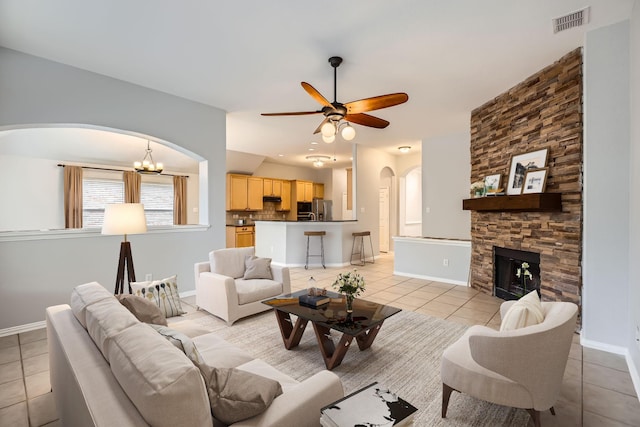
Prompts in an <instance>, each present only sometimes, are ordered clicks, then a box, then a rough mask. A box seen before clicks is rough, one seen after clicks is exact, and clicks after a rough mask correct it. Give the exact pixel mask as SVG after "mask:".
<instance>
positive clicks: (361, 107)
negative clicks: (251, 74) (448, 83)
mask: <svg viewBox="0 0 640 427" xmlns="http://www.w3.org/2000/svg"><path fill="white" fill-rule="evenodd" d="M329 64H331V66H332V67H333V102H329V101H328V100H327V99H326V98H325V97H324V96H322V94H321V93H320V92H318V91H317V90H316V88H314V87H313V86H311V85H310V84H309V83H306V82H302V83H300V84H301V85H302V88H303V89H304V90H305V91H306V92H307V93H308V94H309V95H310V96H311V97H312V98H313V99H315V100H316V101H317V102H318V103H319V104H320V105H322V109H320V110H317V111H298V112H289V113H262V115H263V116H304V115H310V114H322V115H324V117H325V119H324V120H323V121H322V123H320V126H318V127H317V128H316V130H315V132H313V133H314V134H316V133H322V140H323V141H324V142H326V143H331V142H333V141H334V139H335V135H336V134H337V133H338V131H339V130H340V128H342V132H341V135H342V137H343V138H344V139H345V140H346V141H351V140H353V139H354V138H355V137H356V131H355V129H354V128H353V127H352V126H351V124H350V123H349V122H351V123H356V124H359V125H362V126H368V127H372V128H376V129H384V128H386V127H387V126H389V122H388V121H386V120H384V119H381V118H378V117H375V116H372V115H369V114H365V113H366V112H369V111H373V110H379V109H382V108H387V107H393V106H394V105H398V104H402V103H404V102H407V100H408V99H409V95H407V94H406V93H391V94H388V95H380V96H374V97H371V98H365V99H361V100H358V101H352V102H348V103H346V104H342V103H340V102H338V101H337V77H338V67H339V66H340V64H342V58H341V57H339V56H332V57H331V58H329Z"/></svg>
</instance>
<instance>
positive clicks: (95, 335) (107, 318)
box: [86, 295, 140, 362]
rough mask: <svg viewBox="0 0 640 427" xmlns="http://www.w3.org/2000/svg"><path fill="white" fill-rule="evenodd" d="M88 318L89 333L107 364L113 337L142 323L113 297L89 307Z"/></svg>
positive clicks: (87, 310)
mask: <svg viewBox="0 0 640 427" xmlns="http://www.w3.org/2000/svg"><path fill="white" fill-rule="evenodd" d="M86 318H87V332H89V336H91V339H92V340H93V342H94V343H95V344H96V346H97V347H98V349H99V350H100V352H102V355H103V356H104V358H105V359H107V362H108V361H109V347H110V346H111V344H112V341H113V337H114V336H115V335H117V334H118V333H120V332H121V331H123V330H125V329H127V328H128V327H130V326H133V325H136V324H139V323H140V322H139V321H138V319H136V317H135V316H134V315H133V314H131V313H130V312H129V310H127V309H126V308H125V307H124V306H123V305H122V304H120V303H119V302H118V300H117V299H116V298H115V297H114V296H113V295H111V296H110V298H108V299H104V300H102V301H98V302H95V303H93V304H91V305H89V306H87V309H86Z"/></svg>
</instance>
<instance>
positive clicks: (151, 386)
mask: <svg viewBox="0 0 640 427" xmlns="http://www.w3.org/2000/svg"><path fill="white" fill-rule="evenodd" d="M174 319H177V320H178V321H179V322H178V324H181V326H182V328H184V327H185V324H186V323H191V322H189V321H188V320H182V319H181V318H174ZM46 320H47V337H48V343H49V363H50V375H51V386H52V390H53V393H54V399H55V402H56V408H57V410H58V415H59V416H60V420H61V424H62V425H64V426H66V427H74V426H82V427H86V426H120V427H128V426H148V425H154V426H157V427H163V426H171V427H174V426H190V427H199V426H207V427H209V426H216V427H218V426H222V425H224V424H222V423H221V422H220V421H218V420H217V419H215V418H214V417H213V416H212V415H211V411H210V406H209V400H208V396H207V392H206V388H205V385H204V381H203V379H202V377H201V375H200V372H199V370H198V368H197V367H195V366H194V364H193V363H192V362H191V360H189V358H188V357H187V356H185V354H184V353H182V352H181V351H180V350H178V349H177V348H176V347H174V346H173V345H172V344H171V343H170V342H169V341H167V340H166V339H165V338H164V337H163V336H161V335H160V334H158V333H157V332H156V331H155V330H154V329H153V328H151V327H150V326H149V325H147V324H145V323H141V322H139V321H138V320H137V319H136V318H135V316H133V315H132V314H131V313H130V312H129V311H128V310H127V309H126V308H124V306H122V305H121V304H120V303H119V302H118V300H117V299H116V298H115V297H113V295H111V294H110V293H109V292H108V291H107V290H106V289H105V288H104V287H102V286H101V285H100V284H98V283H96V282H93V283H88V284H85V285H81V286H78V287H76V288H75V289H74V292H73V293H72V298H71V306H69V305H66V304H65V305H58V306H52V307H48V308H47V310H46ZM170 320H171V319H170ZM169 326H170V327H171V326H172V324H171V322H170V323H169ZM187 328H188V326H187ZM193 342H194V344H195V345H196V347H197V349H198V351H199V352H200V354H201V355H202V358H203V359H204V361H205V362H206V363H207V364H208V365H210V366H214V367H218V368H231V367H234V368H238V369H241V370H244V371H248V372H252V373H255V374H259V375H262V376H264V377H268V378H272V379H275V380H276V381H278V382H279V383H280V384H281V386H282V390H283V393H282V394H281V395H280V396H278V397H276V398H275V399H274V401H273V402H272V403H271V405H270V406H269V407H268V408H267V410H266V411H265V412H263V413H262V414H260V415H257V416H254V417H252V418H249V419H246V420H243V421H240V422H237V423H235V424H233V425H234V426H238V427H248V426H273V427H276V426H277V427H284V426H291V427H294V426H295V427H298V426H318V425H319V417H320V409H321V408H322V407H323V406H326V405H327V404H329V403H331V402H333V401H335V400H337V399H340V398H341V397H343V388H342V384H341V382H340V379H339V378H338V377H337V376H336V375H335V374H333V373H331V372H329V371H326V370H323V371H320V372H318V373H316V374H315V375H313V376H311V377H310V378H308V379H306V380H304V381H302V382H298V381H296V380H294V379H293V378H291V377H289V376H288V375H286V374H284V373H282V372H280V371H278V370H276V369H275V368H273V367H272V366H270V365H268V364H267V363H265V362H263V361H261V360H259V359H254V358H252V357H251V356H250V355H249V354H247V353H246V352H245V351H243V350H241V349H239V348H237V347H235V346H233V345H231V344H229V343H228V342H226V341H224V340H222V339H221V338H219V337H218V336H216V335H215V334H213V333H207V334H204V335H200V336H196V337H194V338H193Z"/></svg>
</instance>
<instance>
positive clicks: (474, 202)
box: [462, 193, 562, 212]
mask: <svg viewBox="0 0 640 427" xmlns="http://www.w3.org/2000/svg"><path fill="white" fill-rule="evenodd" d="M462 209H463V210H465V211H485V212H486V211H494V212H504V211H511V212H514V211H519V212H554V211H562V194H560V193H535V194H521V195H518V196H486V197H477V198H475V199H464V200H463V201H462Z"/></svg>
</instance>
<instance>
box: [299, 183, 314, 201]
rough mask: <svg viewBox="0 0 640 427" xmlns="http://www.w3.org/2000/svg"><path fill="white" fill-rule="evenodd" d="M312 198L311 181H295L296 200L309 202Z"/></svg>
mask: <svg viewBox="0 0 640 427" xmlns="http://www.w3.org/2000/svg"><path fill="white" fill-rule="evenodd" d="M312 200H313V182H311V181H296V202H310V201H312Z"/></svg>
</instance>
